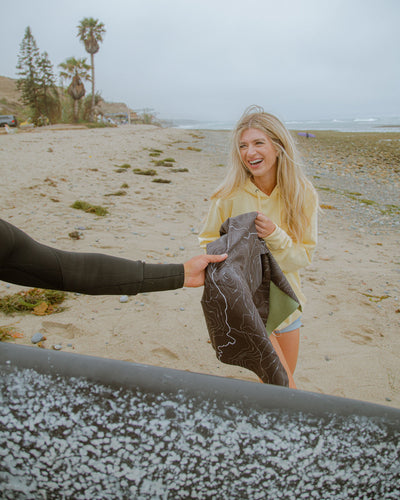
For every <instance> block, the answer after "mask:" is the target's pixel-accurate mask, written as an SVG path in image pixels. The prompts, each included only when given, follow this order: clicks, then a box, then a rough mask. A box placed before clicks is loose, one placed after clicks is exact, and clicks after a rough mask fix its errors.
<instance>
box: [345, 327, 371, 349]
mask: <svg viewBox="0 0 400 500" xmlns="http://www.w3.org/2000/svg"><path fill="white" fill-rule="evenodd" d="M367 330H369V329H367V328H366V329H365V331H364V333H359V332H354V331H351V330H346V331H345V332H343V333H342V336H343V337H346V338H347V339H349V340H350V341H351V342H353V343H354V344H358V345H366V344H369V343H370V342H372V340H373V337H372V336H371V335H368V333H373V332H371V331H370V332H368V331H367Z"/></svg>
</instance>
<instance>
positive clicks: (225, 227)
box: [201, 212, 300, 386]
mask: <svg viewBox="0 0 400 500" xmlns="http://www.w3.org/2000/svg"><path fill="white" fill-rule="evenodd" d="M256 217H257V212H250V213H246V214H242V215H238V216H237V217H231V218H229V219H227V220H226V221H225V222H224V223H223V224H222V226H221V229H220V234H221V237H220V238H219V239H218V240H215V241H213V242H211V243H209V244H208V245H207V253H209V254H221V253H225V252H226V253H227V254H228V258H227V259H226V260H225V261H224V262H220V263H217V264H209V266H208V267H207V271H206V280H205V285H204V292H203V297H202V299H201V304H202V307H203V311H204V315H205V319H206V323H207V328H208V332H209V335H210V339H211V342H212V345H213V347H214V349H215V352H216V355H217V358H218V359H219V360H220V361H222V362H223V363H227V364H232V365H239V366H243V367H244V368H247V369H249V370H251V371H253V372H254V373H256V374H257V375H258V376H259V377H260V379H261V380H262V381H263V382H265V383H269V384H275V385H283V386H288V376H287V373H286V370H285V369H284V368H283V366H282V363H281V362H280V360H279V357H278V355H277V354H276V352H275V350H274V348H273V346H272V344H271V342H270V340H269V338H268V336H269V334H270V333H271V332H272V331H273V330H274V329H275V328H277V327H278V326H279V325H280V324H281V323H282V321H284V320H285V319H286V318H287V317H288V316H289V315H290V314H291V313H292V312H294V311H295V310H296V309H298V308H299V307H300V305H299V301H298V299H297V297H296V295H295V293H294V292H293V290H292V288H291V286H290V284H289V283H288V281H287V279H286V277H285V276H284V274H283V272H282V270H281V269H280V267H279V266H278V264H277V262H276V261H275V259H274V257H273V256H272V254H271V252H270V251H269V249H268V248H267V246H266V244H265V242H264V241H263V240H261V239H260V238H258V236H257V231H256V228H255V223H254V221H255V219H256Z"/></svg>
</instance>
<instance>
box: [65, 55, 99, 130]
mask: <svg viewBox="0 0 400 500" xmlns="http://www.w3.org/2000/svg"><path fill="white" fill-rule="evenodd" d="M58 66H59V67H60V68H61V69H62V71H60V78H61V79H62V80H63V79H66V80H67V79H70V78H72V81H71V83H70V85H69V87H68V89H67V92H68V94H69V95H70V96H71V97H72V99H73V100H74V121H75V122H77V121H78V110H79V100H80V99H82V97H83V96H84V95H85V93H86V90H85V86H84V85H83V82H82V80H87V81H89V82H90V80H91V78H90V73H89V70H90V66H89V64H87V62H86V57H85V58H81V59H75V57H69V58H68V59H66V60H65V62H62V63H61V64H59V65H58Z"/></svg>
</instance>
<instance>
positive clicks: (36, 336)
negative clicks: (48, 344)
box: [31, 332, 45, 344]
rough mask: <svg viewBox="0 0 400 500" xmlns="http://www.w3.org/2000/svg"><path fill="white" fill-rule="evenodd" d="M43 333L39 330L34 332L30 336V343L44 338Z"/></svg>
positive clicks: (35, 342)
mask: <svg viewBox="0 0 400 500" xmlns="http://www.w3.org/2000/svg"><path fill="white" fill-rule="evenodd" d="M44 339H45V338H44V335H43V334H42V333H40V332H36V333H35V334H34V335H33V337H32V338H31V342H32V344H37V343H38V342H42V340H44Z"/></svg>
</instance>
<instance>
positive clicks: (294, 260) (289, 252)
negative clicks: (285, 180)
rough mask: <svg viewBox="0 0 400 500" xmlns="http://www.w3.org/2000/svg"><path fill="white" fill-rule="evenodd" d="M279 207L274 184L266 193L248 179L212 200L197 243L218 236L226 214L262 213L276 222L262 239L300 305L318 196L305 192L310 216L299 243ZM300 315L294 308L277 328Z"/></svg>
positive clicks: (314, 237) (313, 237)
mask: <svg viewBox="0 0 400 500" xmlns="http://www.w3.org/2000/svg"><path fill="white" fill-rule="evenodd" d="M282 208H283V207H281V202H280V196H279V189H278V188H277V187H275V189H274V190H273V191H272V193H271V195H270V196H268V195H266V194H265V193H263V192H262V191H261V190H260V189H259V188H258V187H257V186H256V185H255V184H253V182H252V181H251V180H250V179H248V180H247V181H246V183H245V184H244V185H243V186H242V187H240V188H238V189H237V190H236V191H235V192H234V193H233V194H232V195H231V196H230V197H229V198H227V199H223V198H217V199H214V200H212V202H211V206H210V209H209V211H208V215H207V218H206V222H205V224H204V226H203V229H202V231H201V233H200V235H199V241H200V246H201V247H202V248H204V249H205V248H206V245H207V243H210V242H211V241H214V240H216V239H217V238H219V236H220V234H219V228H220V227H221V224H222V223H223V222H224V221H225V220H226V219H227V218H228V217H236V216H237V215H239V214H243V213H246V212H254V211H258V212H262V213H263V214H264V215H266V216H267V217H269V218H270V219H271V220H272V221H273V222H274V223H275V224H276V228H275V230H274V232H273V233H272V234H270V235H269V236H267V237H266V238H265V239H264V241H265V243H266V244H267V246H268V248H269V249H270V251H271V253H272V255H273V256H274V257H275V260H276V261H277V263H278V264H279V266H280V268H281V269H282V271H283V273H284V274H285V276H286V278H287V280H288V281H289V283H290V285H291V286H292V288H293V291H294V292H295V294H296V296H297V298H298V299H299V301H300V303H301V305H302V307H303V306H304V304H305V302H306V298H305V296H304V295H303V293H302V291H301V283H300V275H299V271H300V269H303V268H305V267H307V266H308V265H309V264H310V263H311V260H312V256H313V253H314V250H315V247H316V244H317V235H318V231H317V215H318V198H317V196H316V194H315V192H314V191H313V190H312V189H311V188H310V189H309V190H308V191H307V194H306V207H305V209H306V214H307V215H308V216H309V218H310V224H309V226H308V227H307V228H305V231H304V236H303V241H302V242H301V243H294V242H293V240H292V238H291V237H290V236H289V235H288V234H287V232H286V231H287V228H286V227H285V224H284V222H283V221H282ZM300 315H301V313H300V311H299V310H297V311H295V312H294V313H293V314H291V315H290V316H289V317H288V318H287V319H286V320H285V321H284V322H283V323H282V324H281V325H280V326H279V328H278V329H282V328H285V327H286V326H288V325H290V324H291V323H292V322H293V321H295V319H297V318H298V317H299V316H300Z"/></svg>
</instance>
